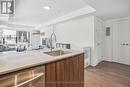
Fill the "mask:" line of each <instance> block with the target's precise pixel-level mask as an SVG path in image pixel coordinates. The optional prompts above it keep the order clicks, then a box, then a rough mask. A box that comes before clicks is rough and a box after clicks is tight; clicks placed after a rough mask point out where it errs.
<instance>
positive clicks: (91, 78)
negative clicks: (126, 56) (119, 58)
mask: <svg viewBox="0 0 130 87" xmlns="http://www.w3.org/2000/svg"><path fill="white" fill-rule="evenodd" d="M84 87H130V66H128V65H123V64H118V63H113V62H105V61H104V62H101V63H100V64H99V65H98V66H96V67H87V68H86V69H85V86H84Z"/></svg>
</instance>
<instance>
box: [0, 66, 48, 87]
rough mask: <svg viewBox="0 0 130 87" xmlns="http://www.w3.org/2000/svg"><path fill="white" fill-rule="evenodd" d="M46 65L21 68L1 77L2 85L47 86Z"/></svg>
mask: <svg viewBox="0 0 130 87" xmlns="http://www.w3.org/2000/svg"><path fill="white" fill-rule="evenodd" d="M44 69H45V68H44V66H38V67H34V68H30V69H26V70H21V71H18V72H14V73H11V74H7V75H3V77H0V87H45V85H44V84H45V82H44V81H45V75H44V72H45V70H44Z"/></svg>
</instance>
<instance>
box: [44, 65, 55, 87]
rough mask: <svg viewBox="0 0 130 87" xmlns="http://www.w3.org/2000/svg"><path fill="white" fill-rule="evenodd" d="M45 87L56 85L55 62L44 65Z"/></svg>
mask: <svg viewBox="0 0 130 87" xmlns="http://www.w3.org/2000/svg"><path fill="white" fill-rule="evenodd" d="M45 87H56V64H55V63H49V64H46V65H45Z"/></svg>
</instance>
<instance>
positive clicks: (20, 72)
mask: <svg viewBox="0 0 130 87" xmlns="http://www.w3.org/2000/svg"><path fill="white" fill-rule="evenodd" d="M67 52H69V53H67V54H63V55H58V56H55V55H53V56H52V55H48V54H47V53H46V52H44V51H43V50H37V51H27V52H21V53H16V52H10V53H1V54H0V87H83V86H84V85H83V82H84V56H83V52H82V51H74V50H67ZM39 77H40V78H39ZM7 83H8V84H7ZM34 83H35V84H34Z"/></svg>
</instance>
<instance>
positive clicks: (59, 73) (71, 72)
mask: <svg viewBox="0 0 130 87" xmlns="http://www.w3.org/2000/svg"><path fill="white" fill-rule="evenodd" d="M45 87H84V55H83V54H79V55H75V56H72V57H70V58H66V59H63V60H60V61H56V62H52V63H48V64H46V65H45Z"/></svg>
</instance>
